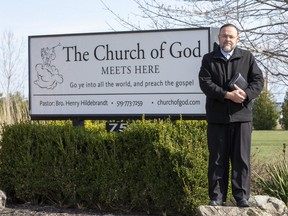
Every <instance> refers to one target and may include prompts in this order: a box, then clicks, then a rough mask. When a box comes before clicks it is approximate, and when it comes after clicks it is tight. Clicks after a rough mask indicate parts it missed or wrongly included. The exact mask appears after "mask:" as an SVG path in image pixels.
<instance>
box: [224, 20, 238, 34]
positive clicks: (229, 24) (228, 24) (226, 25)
mask: <svg viewBox="0 0 288 216" xmlns="http://www.w3.org/2000/svg"><path fill="white" fill-rule="evenodd" d="M228 26H230V27H234V28H235V29H236V30H237V35H239V33H240V32H239V29H238V28H237V27H236V26H235V25H233V24H231V23H227V24H224V25H222V26H221V27H220V30H219V32H221V30H222V29H223V28H225V27H228Z"/></svg>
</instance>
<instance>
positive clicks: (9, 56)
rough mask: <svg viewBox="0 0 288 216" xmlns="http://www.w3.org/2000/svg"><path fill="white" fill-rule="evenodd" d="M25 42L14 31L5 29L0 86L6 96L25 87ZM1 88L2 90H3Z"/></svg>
mask: <svg viewBox="0 0 288 216" xmlns="http://www.w3.org/2000/svg"><path fill="white" fill-rule="evenodd" d="M23 48H24V43H23V41H22V42H19V41H18V40H17V39H16V37H15V36H14V34H13V32H10V31H5V32H4V33H3V34H2V37H1V38H0V87H1V90H2V91H3V94H4V95H5V97H8V98H9V95H10V94H12V93H13V92H16V91H20V90H21V88H23V85H24V81H25V80H26V78H27V76H26V74H25V73H24V72H25V69H24V68H23V67H21V66H23V62H22V58H23ZM1 90H0V92H1Z"/></svg>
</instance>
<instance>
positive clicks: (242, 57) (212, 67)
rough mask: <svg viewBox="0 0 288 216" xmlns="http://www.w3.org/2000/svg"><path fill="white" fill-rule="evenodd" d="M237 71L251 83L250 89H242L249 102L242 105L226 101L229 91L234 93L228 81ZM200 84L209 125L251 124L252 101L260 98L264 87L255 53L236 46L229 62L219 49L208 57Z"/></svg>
mask: <svg viewBox="0 0 288 216" xmlns="http://www.w3.org/2000/svg"><path fill="white" fill-rule="evenodd" d="M237 72H238V73H241V75H242V76H243V77H244V78H245V79H246V81H247V82H248V83H249V85H248V87H247V89H243V90H244V91H245V93H246V94H247V99H246V100H245V101H244V103H242V104H238V103H234V102H233V101H231V100H228V99H225V98H224V97H225V94H226V93H227V91H231V89H229V87H228V82H229V81H230V79H231V78H232V77H233V75H234V74H236V73H237ZM199 83H200V88H201V90H202V91H203V92H204V94H205V95H206V119H207V121H208V123H220V124H226V123H231V122H250V121H252V100H253V99H255V98H256V97H257V96H259V94H260V93H261V90H262V88H263V85H264V80H263V75H262V72H261V70H260V69H259V67H258V66H257V63H256V62H255V58H254V56H253V55H252V53H250V52H249V51H246V50H243V49H240V48H237V47H236V48H235V50H234V53H233V55H232V56H231V57H230V59H229V60H226V58H225V57H224V56H223V55H222V53H221V51H220V48H219V47H218V48H217V49H216V50H215V51H213V52H211V53H208V54H205V55H204V57H203V59H202V66H201V68H200V72H199Z"/></svg>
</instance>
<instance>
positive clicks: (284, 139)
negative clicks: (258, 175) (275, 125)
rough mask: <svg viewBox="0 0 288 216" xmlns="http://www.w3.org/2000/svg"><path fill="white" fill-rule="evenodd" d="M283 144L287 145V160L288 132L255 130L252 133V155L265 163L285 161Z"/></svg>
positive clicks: (287, 147) (287, 150)
mask: <svg viewBox="0 0 288 216" xmlns="http://www.w3.org/2000/svg"><path fill="white" fill-rule="evenodd" d="M283 143H286V159H288V131H284V130H269V131H268V130H264V131H257V130H254V131H253V132H252V146H251V151H252V155H255V157H256V159H257V160H259V161H261V162H265V163H270V162H276V161H278V160H283V158H284V153H283Z"/></svg>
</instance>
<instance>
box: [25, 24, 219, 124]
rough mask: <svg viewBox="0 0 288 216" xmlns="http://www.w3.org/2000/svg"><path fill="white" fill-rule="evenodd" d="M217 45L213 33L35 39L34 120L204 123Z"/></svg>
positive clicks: (164, 32)
mask: <svg viewBox="0 0 288 216" xmlns="http://www.w3.org/2000/svg"><path fill="white" fill-rule="evenodd" d="M215 41H216V34H215V29H213V28H197V29H194V28H193V29H191V28H189V29H173V30H151V31H132V32H131V31H129V32H127V31H124V32H108V33H107V32H105V33H84V34H61V35H38V36H29V37H28V48H29V110H30V116H31V119H32V120H41V119H42V120H48V119H137V118H142V117H143V115H144V116H145V118H166V117H170V118H172V119H175V118H176V119H179V118H180V117H181V118H182V119H204V118H205V100H206V97H205V95H204V94H203V93H202V91H201V90H200V87H199V83H198V72H199V69H200V66H201V61H202V57H203V55H204V54H206V53H207V52H210V51H211V50H212V48H213V44H214V42H215Z"/></svg>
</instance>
